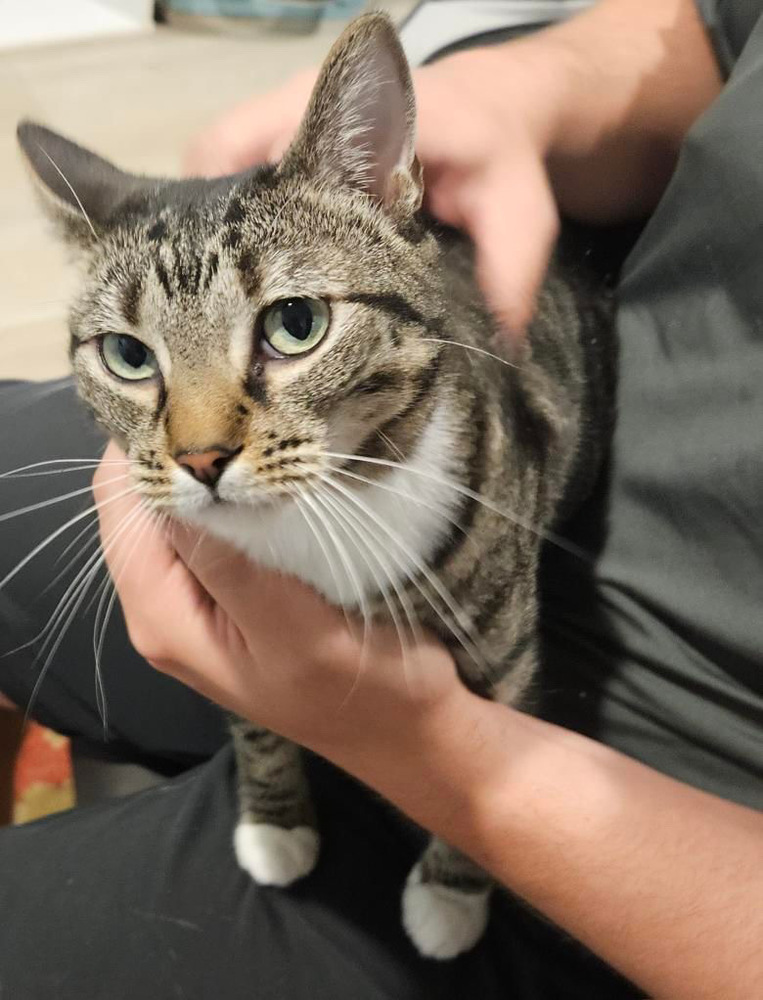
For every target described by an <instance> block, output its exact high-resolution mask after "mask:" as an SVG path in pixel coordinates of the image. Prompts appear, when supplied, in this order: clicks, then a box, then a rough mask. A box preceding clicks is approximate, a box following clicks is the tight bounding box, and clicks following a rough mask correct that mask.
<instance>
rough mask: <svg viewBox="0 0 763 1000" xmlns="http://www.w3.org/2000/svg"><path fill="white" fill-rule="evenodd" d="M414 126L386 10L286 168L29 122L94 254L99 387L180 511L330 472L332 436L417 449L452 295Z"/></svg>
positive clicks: (367, 22) (54, 189) (91, 359)
mask: <svg viewBox="0 0 763 1000" xmlns="http://www.w3.org/2000/svg"><path fill="white" fill-rule="evenodd" d="M414 130H415V109H414V98H413V89H412V85H411V79H410V74H409V71H408V67H407V64H406V60H405V57H404V55H403V52H402V49H401V47H400V44H399V42H398V39H397V36H396V34H395V31H394V29H393V27H392V25H391V23H390V22H389V20H388V19H387V18H386V16H384V15H380V14H373V15H368V16H365V17H362V18H360V19H359V20H357V21H356V22H354V23H353V24H352V25H350V27H349V28H348V29H347V30H346V31H345V32H344V34H343V35H342V36H341V38H340V39H339V41H338V42H337V43H336V44H335V46H334V48H333V49H332V51H331V53H330V54H329V57H328V59H327V61H326V63H325V64H324V66H323V68H322V71H321V73H320V76H319V79H318V82H317V84H316V86H315V89H314V91H313V94H312V97H311V100H310V102H309V105H308V107H307V110H306V113H305V116H304V119H303V121H302V124H301V127H300V129H299V131H298V134H297V136H296V138H295V139H294V141H293V143H292V145H291V147H290V148H289V149H288V150H287V152H286V153H285V155H284V157H283V159H282V160H281V161H280V163H278V164H277V165H273V166H262V167H258V168H255V169H252V170H250V171H247V172H244V173H241V174H238V175H236V176H231V177H225V178H220V179H215V180H201V179H194V180H187V181H173V180H162V179H153V178H146V177H138V176H135V175H131V174H128V173H125V172H123V171H121V170H119V169H118V168H117V167H115V166H113V165H112V164H110V163H108V162H107V161H106V160H103V159H101V158H100V157H99V156H97V155H95V154H94V153H92V152H89V151H87V150H85V149H83V148H81V147H80V146H77V145H75V144H74V143H73V142H70V141H69V140H67V139H65V138H63V137H61V136H59V135H57V134H55V133H53V132H51V131H49V130H48V129H46V128H43V127H41V126H39V125H34V124H31V123H24V124H22V125H21V126H20V127H19V131H18V134H19V141H20V144H21V147H22V149H23V151H24V153H25V155H26V157H27V159H28V161H29V165H30V166H31V168H32V172H33V175H34V179H35V182H36V186H37V188H38V190H39V194H40V197H41V200H42V203H43V205H44V206H45V209H46V211H47V213H48V215H49V216H50V217H51V219H52V220H53V222H54V224H55V227H56V229H57V231H58V233H59V235H60V237H61V239H63V240H64V241H65V242H66V243H67V244H68V246H69V247H70V248H71V249H72V251H73V254H74V256H75V257H76V258H78V260H79V262H80V264H81V275H82V279H81V287H80V290H79V293H78V296H77V298H76V301H75V303H74V305H73V308H72V311H71V322H70V327H71V359H72V365H73V369H74V373H75V376H76V380H77V384H78V388H79V392H80V394H81V396H82V397H83V398H84V400H85V401H86V402H87V403H88V404H89V406H90V407H91V409H92V410H93V411H94V413H95V415H96V416H97V418H98V420H99V421H100V422H101V423H102V424H103V425H104V426H105V427H106V429H107V430H108V431H109V433H110V434H111V435H112V436H113V437H114V438H115V439H116V440H117V441H118V442H119V443H120V444H121V445H122V447H123V448H124V449H125V451H126V453H127V455H128V457H129V458H130V459H131V462H132V474H133V477H134V480H135V483H136V485H137V487H138V488H139V490H140V492H141V494H142V496H143V497H144V499H145V500H146V501H147V502H148V503H150V504H152V505H153V506H156V507H161V508H163V509H167V510H169V511H170V512H173V513H175V514H177V515H179V516H184V515H188V516H191V514H192V513H194V514H195V513H197V512H199V511H203V510H204V509H206V508H210V507H211V505H213V504H214V505H216V506H217V507H218V509H219V505H220V504H223V505H226V504H227V505H231V506H232V507H237V508H238V509H240V507H241V505H246V506H253V505H258V504H261V503H270V502H273V501H274V500H277V499H283V497H284V496H289V495H293V494H294V491H295V490H297V491H298V490H300V489H304V488H306V487H307V488H309V486H310V483H311V482H312V481H315V482H317V481H318V479H319V477H320V476H321V475H324V474H325V473H326V472H327V470H328V469H329V468H330V466H331V464H332V461H333V459H332V458H331V457H330V455H329V454H327V453H334V454H338V453H353V454H362V455H373V454H380V453H384V454H386V456H387V457H388V458H391V457H394V455H390V454H389V452H388V451H386V449H388V448H390V447H391V448H392V449H394V451H395V452H396V453H400V454H403V455H406V454H408V453H409V452H410V449H411V448H412V447H414V445H415V443H416V441H417V440H418V438H419V436H420V435H421V434H422V432H423V428H424V426H425V424H426V421H427V417H428V415H429V413H430V412H431V407H432V400H431V397H432V393H431V391H430V390H431V388H432V385H433V384H434V382H435V379H436V375H437V363H438V346H437V345H436V344H435V343H433V342H432V339H431V338H432V336H433V332H432V331H433V329H436V328H437V327H438V324H439V323H440V315H441V312H442V308H443V301H444V298H443V293H442V289H441V288H440V285H439V282H440V280H441V279H440V277H439V272H438V268H437V259H438V247H437V242H436V240H435V238H434V237H433V236H432V234H431V232H430V231H429V229H428V227H427V225H426V223H425V222H424V221H423V219H422V216H421V213H420V205H421V199H422V184H421V175H420V171H419V169H418V165H417V162H416V159H415V155H414Z"/></svg>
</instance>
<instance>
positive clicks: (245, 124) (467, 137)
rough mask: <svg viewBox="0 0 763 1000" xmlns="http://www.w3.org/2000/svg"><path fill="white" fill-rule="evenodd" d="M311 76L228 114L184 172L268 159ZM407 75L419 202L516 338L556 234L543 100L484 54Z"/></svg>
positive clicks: (519, 75) (517, 66) (284, 142)
mask: <svg viewBox="0 0 763 1000" xmlns="http://www.w3.org/2000/svg"><path fill="white" fill-rule="evenodd" d="M315 79H316V73H315V72H314V71H311V70H310V71H306V72H303V73H300V74H299V75H298V76H296V77H294V78H293V79H292V80H291V81H289V82H288V83H287V84H285V85H284V86H283V87H281V88H280V89H278V90H275V91H273V92H272V93H269V94H266V95H264V96H261V97H257V98H255V99H253V100H250V101H248V102H246V103H244V104H242V105H240V106H239V107H237V108H235V109H233V110H232V111H231V112H229V113H228V114H227V115H225V116H224V117H223V118H221V119H220V121H218V122H217V123H215V124H214V125H213V126H212V127H211V128H209V129H208V130H207V131H205V132H204V133H202V134H201V135H200V136H199V137H198V139H197V140H196V142H195V143H194V144H193V146H192V147H191V149H190V150H189V152H188V155H187V157H186V163H185V166H186V170H187V172H188V173H190V174H194V175H205V176H215V175H218V174H226V173H232V172H235V171H238V170H242V169H244V168H246V167H248V166H250V165H252V164H254V163H261V162H265V161H268V162H274V161H276V160H278V159H279V157H280V156H281V155H282V154H283V152H284V150H285V149H286V148H287V147H288V145H289V143H290V141H291V140H292V139H293V137H294V134H295V133H296V131H297V128H298V126H299V123H300V120H301V118H302V115H303V112H304V110H305V106H306V104H307V101H308V99H309V97H310V92H311V90H312V87H313V84H314V83H315ZM413 79H414V84H415V90H416V103H417V108H418V114H417V139H416V153H417V156H418V158H419V161H420V163H421V165H422V167H423V170H424V184H425V197H426V202H427V206H428V208H429V209H430V211H432V212H433V214H434V215H436V216H437V217H438V218H440V219H441V220H442V221H443V222H446V223H448V224H449V225H452V226H456V227H458V228H460V229H463V230H465V231H466V232H467V233H468V234H469V235H470V237H471V238H472V240H473V241H474V244H475V247H476V250H477V268H478V277H479V280H480V283H481V285H482V289H483V293H484V294H485V297H486V299H487V301H488V303H489V305H490V307H491V309H492V310H493V312H494V313H495V315H496V316H497V317H498V318H499V319H500V320H501V321H502V323H503V325H504V327H505V329H506V330H507V331H508V332H509V334H510V335H513V336H521V334H522V333H523V331H524V330H525V328H526V326H527V324H528V323H529V321H530V319H531V317H532V313H533V309H534V304H535V297H536V294H537V292H538V289H539V287H540V284H541V281H542V280H543V276H544V274H545V272H546V268H547V266H548V261H549V257H550V254H551V251H552V248H553V246H554V243H555V241H556V237H557V234H558V229H559V218H558V214H557V210H556V205H555V201H554V196H553V194H552V191H551V187H550V184H549V181H548V177H547V174H546V169H545V165H544V159H545V156H546V150H547V148H548V144H549V142H550V131H549V130H550V127H551V125H550V123H551V120H552V119H553V113H554V112H553V108H552V107H551V106H550V105H551V104H552V101H551V100H550V99H549V98H548V96H547V95H546V94H544V92H543V88H541V87H539V86H538V81H537V78H536V76H535V75H534V72H533V70H532V69H531V67H529V66H526V65H524V63H523V60H522V58H521V57H520V58H515V59H511V60H509V61H508V62H507V61H506V59H505V57H503V56H498V57H497V58H496V56H495V55H493V53H492V52H491V50H476V51H474V52H467V53H462V54H459V55H456V56H453V57H450V58H448V59H444V60H442V61H441V62H438V63H436V64H434V65H433V66H430V67H426V68H425V69H422V70H419V71H417V72H416V73H414V75H413ZM497 79H498V80H499V81H500V84H499V85H498V83H497ZM501 93H502V94H503V95H504V97H503V99H499V94H501ZM517 93H519V94H521V97H522V100H521V101H519V102H517V101H516V98H515V95H516V94H517ZM506 95H508V96H509V102H508V106H507V102H506Z"/></svg>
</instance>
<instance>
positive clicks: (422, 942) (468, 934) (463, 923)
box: [403, 865, 490, 960]
mask: <svg viewBox="0 0 763 1000" xmlns="http://www.w3.org/2000/svg"><path fill="white" fill-rule="evenodd" d="M489 901H490V893H489V892H459V891H458V889H450V888H448V887H447V886H444V885H436V884H433V883H427V884H424V883H422V881H421V871H420V868H419V866H418V865H416V867H415V868H414V869H413V870H412V871H411V874H410V875H409V876H408V881H407V883H406V886H405V890H404V891H403V925H404V927H405V929H406V931H407V932H408V937H409V938H410V939H411V941H413V943H414V944H415V945H416V948H417V949H418V951H419V952H420V954H422V955H424V957H425V958H438V959H441V960H443V959H449V958H455V957H456V955H460V954H461V953H462V952H464V951H469V949H470V948H473V947H474V945H475V944H476V943H477V942H478V941H479V939H480V938H481V937H482V934H483V932H484V930H485V927H486V926H487V920H488V908H489Z"/></svg>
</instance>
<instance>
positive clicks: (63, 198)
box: [16, 121, 138, 248]
mask: <svg viewBox="0 0 763 1000" xmlns="http://www.w3.org/2000/svg"><path fill="white" fill-rule="evenodd" d="M16 135H17V137H18V141H19V145H20V146H21V149H22V151H23V152H24V155H25V156H26V159H27V162H28V164H29V166H30V168H31V171H32V177H33V180H34V184H35V188H36V189H37V192H38V194H39V196H40V200H41V202H42V205H43V208H44V210H45V212H46V213H47V215H48V216H49V217H50V218H51V219H52V220H53V222H54V223H55V224H56V226H57V228H58V229H59V231H60V233H61V235H62V236H63V238H64V240H66V242H68V243H72V244H75V245H76V246H78V247H85V248H86V247H88V246H90V245H92V244H93V243H94V242H97V240H98V237H99V233H100V231H102V230H103V229H104V228H105V225H106V222H107V220H108V218H109V216H110V215H111V214H112V212H113V210H114V208H115V207H116V206H117V205H118V204H119V202H121V201H122V200H123V199H124V197H125V195H126V194H128V193H129V192H130V191H131V190H132V189H134V188H135V186H136V184H137V183H138V178H136V177H133V176H132V175H131V174H127V173H124V172H123V171H121V170H118V169H117V168H116V167H115V166H113V165H112V164H111V163H109V162H108V161H107V160H104V159H102V158H101V157H100V156H96V154H95V153H91V152H90V151H89V150H87V149H83V148H82V146H78V145H77V144H76V143H74V142H71V141H70V140H69V139H65V138H64V137H63V136H61V135H58V134H57V133H56V132H52V131H51V130H50V129H47V128H44V127H43V126H42V125H36V124H35V123H34V122H29V121H24V122H21V124H20V125H19V126H18V129H17V130H16Z"/></svg>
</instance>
